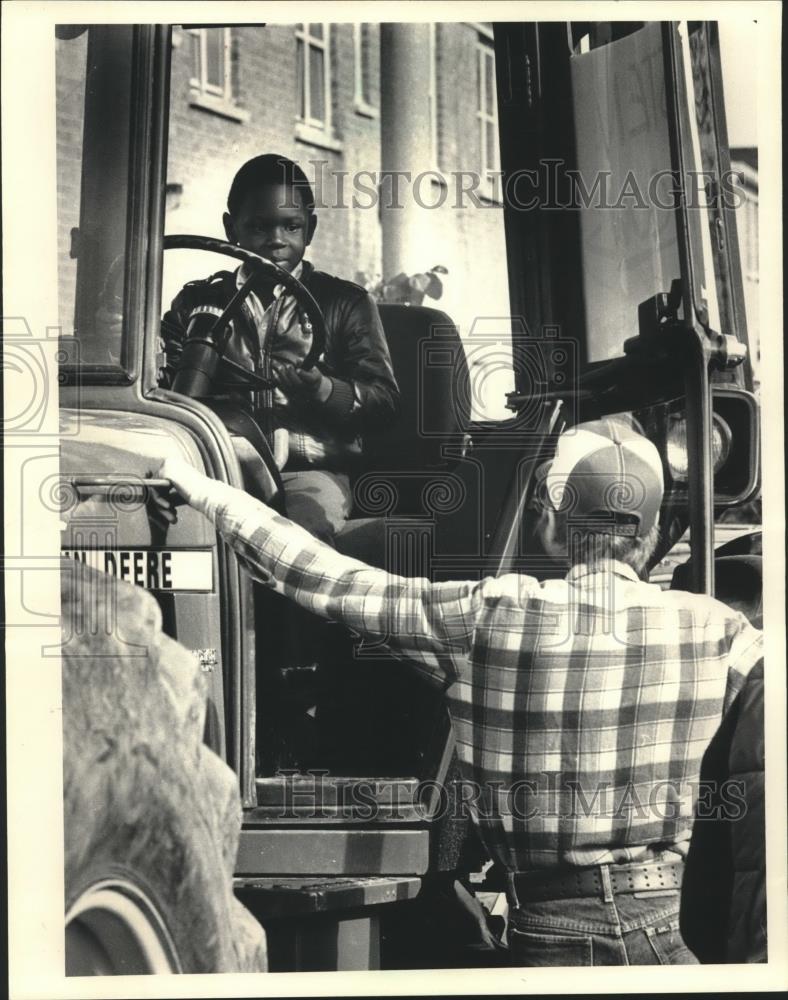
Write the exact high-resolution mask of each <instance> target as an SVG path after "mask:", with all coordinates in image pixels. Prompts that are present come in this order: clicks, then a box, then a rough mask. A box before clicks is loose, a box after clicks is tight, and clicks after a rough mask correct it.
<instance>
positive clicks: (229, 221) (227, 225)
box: [222, 212, 238, 243]
mask: <svg viewBox="0 0 788 1000" xmlns="http://www.w3.org/2000/svg"><path fill="white" fill-rule="evenodd" d="M222 222H223V223H224V232H225V235H226V236H227V242H228V243H237V242H238V235H237V233H236V232H235V224H234V223H233V217H232V215H230V213H229V212H225V213H224V215H223V216H222Z"/></svg>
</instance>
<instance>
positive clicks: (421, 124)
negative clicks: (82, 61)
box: [164, 23, 511, 415]
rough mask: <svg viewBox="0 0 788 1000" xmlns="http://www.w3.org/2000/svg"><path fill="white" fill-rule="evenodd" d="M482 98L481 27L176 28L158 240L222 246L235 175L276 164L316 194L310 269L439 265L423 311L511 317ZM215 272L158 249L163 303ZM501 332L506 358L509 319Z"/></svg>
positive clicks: (490, 401)
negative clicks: (438, 287) (248, 164)
mask: <svg viewBox="0 0 788 1000" xmlns="http://www.w3.org/2000/svg"><path fill="white" fill-rule="evenodd" d="M494 88H495V73H494V61H493V47H492V31H491V26H490V25H487V24H471V23H441V24H426V23H425V24H413V23H410V24H396V25H394V24H391V25H388V24H387V25H379V24H316V23H313V24H300V25H272V26H268V27H265V28H257V27H218V28H188V27H178V28H176V29H175V30H174V34H173V65H172V86H171V102H170V146H169V164H168V178H167V180H168V212H167V222H166V228H167V232H170V233H175V232H196V233H204V234H207V235H223V230H222V222H221V217H222V213H223V211H224V209H225V202H226V195H227V191H228V189H229V186H230V182H231V180H232V177H233V174H234V172H235V170H236V169H237V168H238V167H239V166H240V164H241V163H243V162H244V161H245V160H246V159H248V158H250V157H252V156H254V155H256V154H258V153H261V152H278V153H282V154H284V155H285V156H289V157H291V158H292V159H294V160H297V161H298V162H299V163H300V164H301V165H302V166H303V168H304V170H305V172H306V173H307V176H308V177H309V178H310V180H312V181H313V182H314V184H315V192H316V197H317V202H318V228H317V233H316V236H315V240H314V242H313V244H312V246H311V247H310V249H309V251H308V256H309V258H310V259H311V260H312V262H313V263H314V264H315V265H316V266H317V267H319V268H323V269H325V270H328V271H331V272H332V273H334V274H338V275H340V276H342V277H346V278H350V279H352V280H357V281H361V282H362V283H363V282H370V283H371V282H373V281H375V280H376V279H380V278H381V277H382V278H386V279H390V278H392V277H394V276H395V275H396V274H398V273H400V272H402V271H405V272H406V273H407V274H412V273H416V272H420V271H424V270H427V269H428V268H430V267H433V266H435V265H442V266H444V267H445V268H447V270H448V274H447V275H446V276H445V277H444V292H443V296H442V297H441V299H440V301H439V302H438V303H436V305H437V306H438V307H439V308H441V309H443V310H445V311H446V312H447V313H448V314H449V315H450V316H451V317H452V319H453V320H454V321H455V322H456V323H457V324H458V326H459V327H460V332H461V334H462V335H463V336H467V334H468V333H469V331H470V330H471V327H472V325H473V322H474V320H475V319H476V317H477V316H487V317H489V316H501V317H505V316H508V314H509V298H508V285H507V273H506V255H505V245H504V233H503V212H502V208H501V204H500V201H499V200H498V199H497V198H496V191H495V185H494V183H492V182H491V181H490V180H489V179H488V174H489V173H490V172H494V171H496V170H498V169H499V154H498V135H497V112H496V104H495V89H494ZM395 171H405V172H409V174H410V178H409V179H408V178H407V177H405V176H400V177H399V178H397V179H395V178H393V176H392V172H395ZM461 172H464V173H461ZM462 186H464V187H465V189H466V193H462V191H461V188H462ZM468 192H470V193H468ZM321 204H322V205H323V206H325V207H321ZM221 266H226V265H223V264H222V262H221V261H219V260H218V259H217V260H216V261H215V262H214V261H212V260H210V259H207V258H206V256H205V255H204V254H202V255H198V254H190V253H189V252H187V251H183V252H178V253H176V254H173V253H171V254H168V255H167V256H166V259H165V276H164V295H165V300H166V299H167V298H168V297H171V296H172V295H174V294H175V292H176V291H177V289H178V288H179V287H180V285H181V284H182V283H183V282H184V281H186V280H188V279H190V278H193V277H195V276H199V275H202V274H205V273H210V271H211V269H212V268H214V267H216V268H218V267H221ZM427 304H431V300H427ZM501 336H502V340H501V346H502V347H503V348H504V349H508V338H509V327H508V323H502V324H501ZM485 375H486V377H485V378H483V379H481V380H479V382H480V383H481V382H483V383H484V392H483V394H484V397H485V398H484V399H483V400H479V401H478V405H479V406H480V407H481V408H482V409H486V410H489V408H490V407H491V406H493V407H494V408H496V404H495V403H494V400H497V409H498V412H499V414H500V412H501V411H500V405H501V404H502V402H503V394H504V393H505V392H506V390H507V389H509V388H511V384H510V383H511V378H510V376H509V375H508V374H504V375H500V374H495V373H493V374H492V375H488V373H485ZM499 383H500V384H499ZM491 415H492V414H491Z"/></svg>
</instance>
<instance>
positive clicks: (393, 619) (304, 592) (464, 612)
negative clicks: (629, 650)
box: [161, 459, 481, 680]
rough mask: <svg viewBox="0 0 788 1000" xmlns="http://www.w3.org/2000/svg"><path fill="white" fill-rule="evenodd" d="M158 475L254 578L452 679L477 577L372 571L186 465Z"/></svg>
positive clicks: (463, 651)
mask: <svg viewBox="0 0 788 1000" xmlns="http://www.w3.org/2000/svg"><path fill="white" fill-rule="evenodd" d="M161 475H162V476H163V477H165V478H168V479H170V480H171V481H172V483H173V485H174V486H175V487H176V488H177V489H178V492H180V493H181V494H182V495H183V496H184V497H185V499H186V500H188V502H189V504H190V505H191V506H192V507H195V508H196V509H197V510H199V511H201V512H202V513H203V514H204V515H205V516H206V517H207V518H208V519H209V520H210V521H212V522H213V523H214V524H215V525H216V528H217V530H218V531H219V533H220V534H221V535H222V537H223V538H224V540H225V541H226V542H227V544H228V545H230V546H231V547H232V548H233V549H234V550H235V551H236V552H237V553H238V555H239V557H240V558H241V560H242V561H243V563H244V564H245V565H246V567H247V568H248V569H249V571H250V572H251V574H252V575H253V576H254V577H255V578H256V579H257V580H259V581H261V582H262V583H265V584H266V585H267V586H269V587H271V588H272V589H275V590H276V591H278V592H279V593H281V594H284V595H286V596H287V597H289V598H292V599H293V600H294V601H296V602H297V603H298V604H300V605H301V606H302V607H304V608H306V609H307V610H309V611H312V612H314V613H315V614H318V615H321V616H322V617H324V618H332V619H335V620H337V621H340V622H342V623H343V624H345V625H346V626H348V627H349V628H351V629H352V630H353V631H354V632H357V633H358V634H359V635H361V636H362V637H363V638H365V639H370V640H374V641H375V642H376V643H383V644H385V645H386V647H387V648H388V649H389V650H390V651H391V652H392V653H393V654H394V655H396V656H400V657H404V658H407V659H411V660H415V661H416V662H417V663H419V664H421V665H422V667H425V668H426V669H427V671H428V672H429V673H431V674H434V675H437V676H438V677H439V678H440V679H441V680H446V679H453V678H454V677H456V676H457V673H458V668H459V665H460V662H461V661H464V660H466V659H467V657H468V655H469V653H470V648H471V638H472V634H473V628H474V621H475V618H476V613H477V610H478V607H479V603H480V600H481V594H480V590H481V585H480V584H479V583H478V582H473V581H468V582H459V583H455V582H448V583H430V581H429V580H426V579H410V578H405V577H400V576H395V575H393V574H391V573H387V572H385V571H384V570H381V569H373V568H372V567H370V566H367V565H366V564H365V563H362V562H359V561H358V560H356V559H351V558H349V557H347V556H343V555H340V554H339V553H338V552H336V551H335V550H334V549H332V548H331V547H330V546H328V545H325V544H323V543H322V542H320V541H318V540H317V539H316V538H314V536H312V535H311V534H309V532H308V531H306V530H305V529H303V528H301V527H299V526H298V525H296V524H293V522H292V521H289V520H287V519H286V518H284V517H282V516H281V515H279V514H277V513H276V512H275V511H273V510H271V509H270V508H269V507H267V506H266V505H265V504H263V503H260V502H259V501H258V500H255V499H254V498H253V497H251V496H249V495H248V494H247V493H244V492H243V491H241V490H237V489H234V488H233V487H231V486H227V485H225V484H223V483H217V482H214V481H213V480H211V479H208V478H207V477H206V476H204V475H202V474H201V473H198V472H197V471H196V470H195V469H193V468H192V467H191V466H188V465H186V463H183V462H181V461H179V460H172V459H168V461H167V462H166V463H165V465H164V466H163V467H162V470H161Z"/></svg>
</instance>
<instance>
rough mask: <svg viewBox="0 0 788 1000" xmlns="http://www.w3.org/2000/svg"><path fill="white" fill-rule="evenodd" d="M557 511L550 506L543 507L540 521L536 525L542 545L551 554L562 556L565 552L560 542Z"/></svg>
mask: <svg viewBox="0 0 788 1000" xmlns="http://www.w3.org/2000/svg"><path fill="white" fill-rule="evenodd" d="M557 527H558V525H557V519H556V513H555V511H554V510H552V509H551V508H550V507H542V510H541V512H540V514H539V522H538V524H537V526H536V530H537V533H538V535H539V537H540V538H541V541H542V547H543V548H544V550H545V552H546V553H547V554H548V555H550V556H555V557H560V556H561V555H562V554H563V553H562V551H561V547H560V545H559V544H558V539H557V537H556V535H557Z"/></svg>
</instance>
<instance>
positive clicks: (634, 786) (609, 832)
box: [160, 418, 762, 966]
mask: <svg viewBox="0 0 788 1000" xmlns="http://www.w3.org/2000/svg"><path fill="white" fill-rule="evenodd" d="M160 475H161V476H162V477H164V478H168V479H170V480H171V482H172V484H173V486H174V487H175V488H176V490H177V491H178V492H179V493H180V494H181V495H182V496H183V497H184V498H185V499H186V500H187V501H188V502H189V503H190V504H191V505H192V506H193V507H195V508H197V509H198V510H200V511H202V512H203V513H204V514H205V515H206V516H207V517H208V518H209V519H210V520H211V521H213V522H214V523H215V525H216V527H217V529H218V530H219V532H220V533H221V534H222V536H223V537H224V539H225V540H226V541H227V543H228V544H229V545H231V546H232V547H233V548H234V549H235V550H236V551H237V552H238V554H239V556H241V557H242V559H243V560H244V561H245V563H246V564H247V566H248V567H249V569H250V572H251V573H252V574H253V575H254V576H255V578H256V579H258V580H260V581H262V582H263V583H265V584H266V585H268V586H269V587H272V588H274V589H275V590H277V591H278V592H279V593H282V594H285V595H287V596H288V597H291V598H292V599H293V600H295V601H297V602H298V603H299V604H300V605H302V606H303V607H305V608H307V609H309V610H310V611H313V612H315V613H316V614H319V615H322V616H324V617H326V618H331V619H335V620H337V621H340V622H343V623H344V624H345V625H347V626H348V627H349V628H351V629H353V630H354V631H356V632H358V633H359V634H360V635H361V636H363V637H365V638H370V639H373V640H374V641H376V642H379V641H380V640H381V639H384V640H385V642H386V644H387V646H388V648H389V649H390V650H391V652H392V653H394V654H395V655H397V656H399V657H403V658H407V659H408V660H412V661H414V662H416V663H417V664H419V665H420V667H421V669H423V670H425V671H427V672H428V673H429V674H431V675H433V676H435V675H437V676H438V677H439V678H440V679H441V680H442V682H443V683H444V684H445V689H446V697H447V698H448V702H449V706H450V710H451V715H452V718H453V723H454V730H455V735H456V741H457V750H458V754H459V760H460V766H461V768H462V771H463V777H464V779H465V780H466V781H467V782H468V789H469V790H470V794H466V796H465V797H466V799H468V800H469V805H470V808H471V813H472V816H473V818H474V821H475V822H476V823H477V824H478V827H479V830H480V833H481V836H482V839H483V841H484V843H485V845H486V847H487V849H488V850H489V852H490V855H491V857H492V858H493V859H494V860H495V861H496V862H497V863H498V864H499V865H500V866H501V867H502V868H503V869H504V870H505V871H506V873H507V878H508V896H509V904H510V918H509V932H508V934H509V945H510V949H511V953H512V960H513V962H514V964H517V965H556V966H559V965H592V964H598V965H615V964H621V965H627V964H629V965H632V964H659V963H662V964H682V963H692V962H695V961H696V959H695V957H694V956H693V955H692V953H691V952H690V951H689V949H687V947H686V945H685V944H684V942H683V940H682V938H681V935H680V932H679V930H678V910H679V887H680V884H681V874H682V870H683V858H684V857H685V855H686V851H687V847H688V844H689V838H690V833H691V829H692V822H693V814H694V808H695V805H696V799H697V798H698V792H699V789H698V781H699V774H700V763H701V758H702V756H703V753H704V751H705V749H706V747H707V745H708V743H709V741H710V740H711V737H712V736H713V735H714V732H715V731H716V729H717V727H718V725H719V723H720V720H721V718H722V716H723V714H724V712H725V711H726V710H727V708H728V707H729V706H730V704H731V703H732V701H733V699H734V697H735V695H736V694H737V692H738V691H739V689H740V688H741V687H742V685H743V683H744V680H745V678H746V676H747V674H748V673H749V671H750V669H751V668H752V667H753V666H754V664H755V663H756V662H757V661H758V660H759V659H760V658H761V657H762V635H761V632H760V631H758V630H757V629H755V628H753V627H752V626H751V625H750V624H749V623H748V622H747V620H746V619H745V618H744V617H743V616H742V615H741V614H739V613H737V612H734V611H732V610H731V609H729V608H728V607H727V606H725V605H723V604H722V603H720V602H718V601H716V600H714V599H713V598H710V597H707V596H704V595H694V594H688V593H683V592H678V591H673V592H670V591H668V592H663V591H661V590H660V589H659V588H658V587H655V586H652V585H650V584H647V583H644V582H642V581H641V579H640V578H639V573H641V572H642V571H643V569H644V567H645V566H646V564H647V561H648V559H649V556H650V555H651V553H652V552H653V550H654V547H655V545H656V541H657V533H658V528H657V519H658V515H659V508H660V504H661V500H662V494H663V482H662V466H661V461H660V457H659V454H658V452H657V450H656V448H655V447H654V446H653V445H652V444H651V442H649V441H648V440H647V439H646V438H645V437H643V436H642V435H640V434H638V433H637V432H635V431H634V430H633V429H632V428H631V427H629V426H627V425H625V424H622V423H619V422H617V421H616V420H613V419H610V418H607V419H604V420H600V421H595V422H593V423H589V424H581V425H579V426H578V427H575V428H573V429H572V430H570V431H568V432H566V433H564V434H563V435H562V436H561V438H560V439H559V443H558V447H557V451H556V455H555V458H554V460H553V462H552V464H551V466H550V470H549V473H548V475H547V477H546V479H545V481H544V483H543V486H544V488H545V489H544V504H543V507H542V513H541V522H540V533H541V536H542V539H543V542H544V545H545V547H546V549H547V550H548V551H554V552H563V553H564V554H566V553H567V552H568V553H569V557H570V562H571V563H572V567H571V569H570V571H569V573H568V575H567V577H566V578H565V579H564V580H548V581H545V582H539V581H537V580H536V579H534V578H531V577H527V576H523V575H519V574H510V575H505V576H501V577H498V578H487V579H485V580H482V581H468V582H444V583H431V582H429V581H428V580H426V579H410V578H404V577H398V576H395V575H392V574H389V573H387V572H385V571H383V570H379V569H373V568H371V567H369V566H366V565H365V564H363V563H361V562H358V561H356V560H354V559H350V558H346V557H344V556H341V555H339V554H337V552H336V551H335V550H333V549H330V548H328V547H327V546H324V545H322V544H321V543H320V542H318V541H316V540H315V539H314V538H313V537H312V536H310V535H309V534H307V533H306V532H305V531H304V530H302V529H301V528H299V527H297V526H296V525H294V524H292V523H291V522H289V521H287V520H286V519H285V518H283V517H281V516H279V515H277V514H276V513H274V512H273V511H272V510H270V509H268V508H267V507H265V506H264V505H263V504H261V503H259V502H258V501H256V500H254V499H252V498H251V497H250V496H248V495H246V494H244V493H242V492H241V491H238V490H235V489H233V488H231V487H228V486H225V485H223V484H220V483H215V482H213V481H211V480H209V479H208V478H207V477H205V476H203V475H201V474H200V473H198V472H196V471H195V470H194V469H193V468H191V467H190V466H187V465H186V464H185V463H183V462H182V461H180V460H172V459H168V460H167V461H166V462H165V463H164V465H163V466H162V468H161V471H160ZM731 799H732V802H731V808H734V809H735V808H736V800H735V795H733V794H731Z"/></svg>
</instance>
